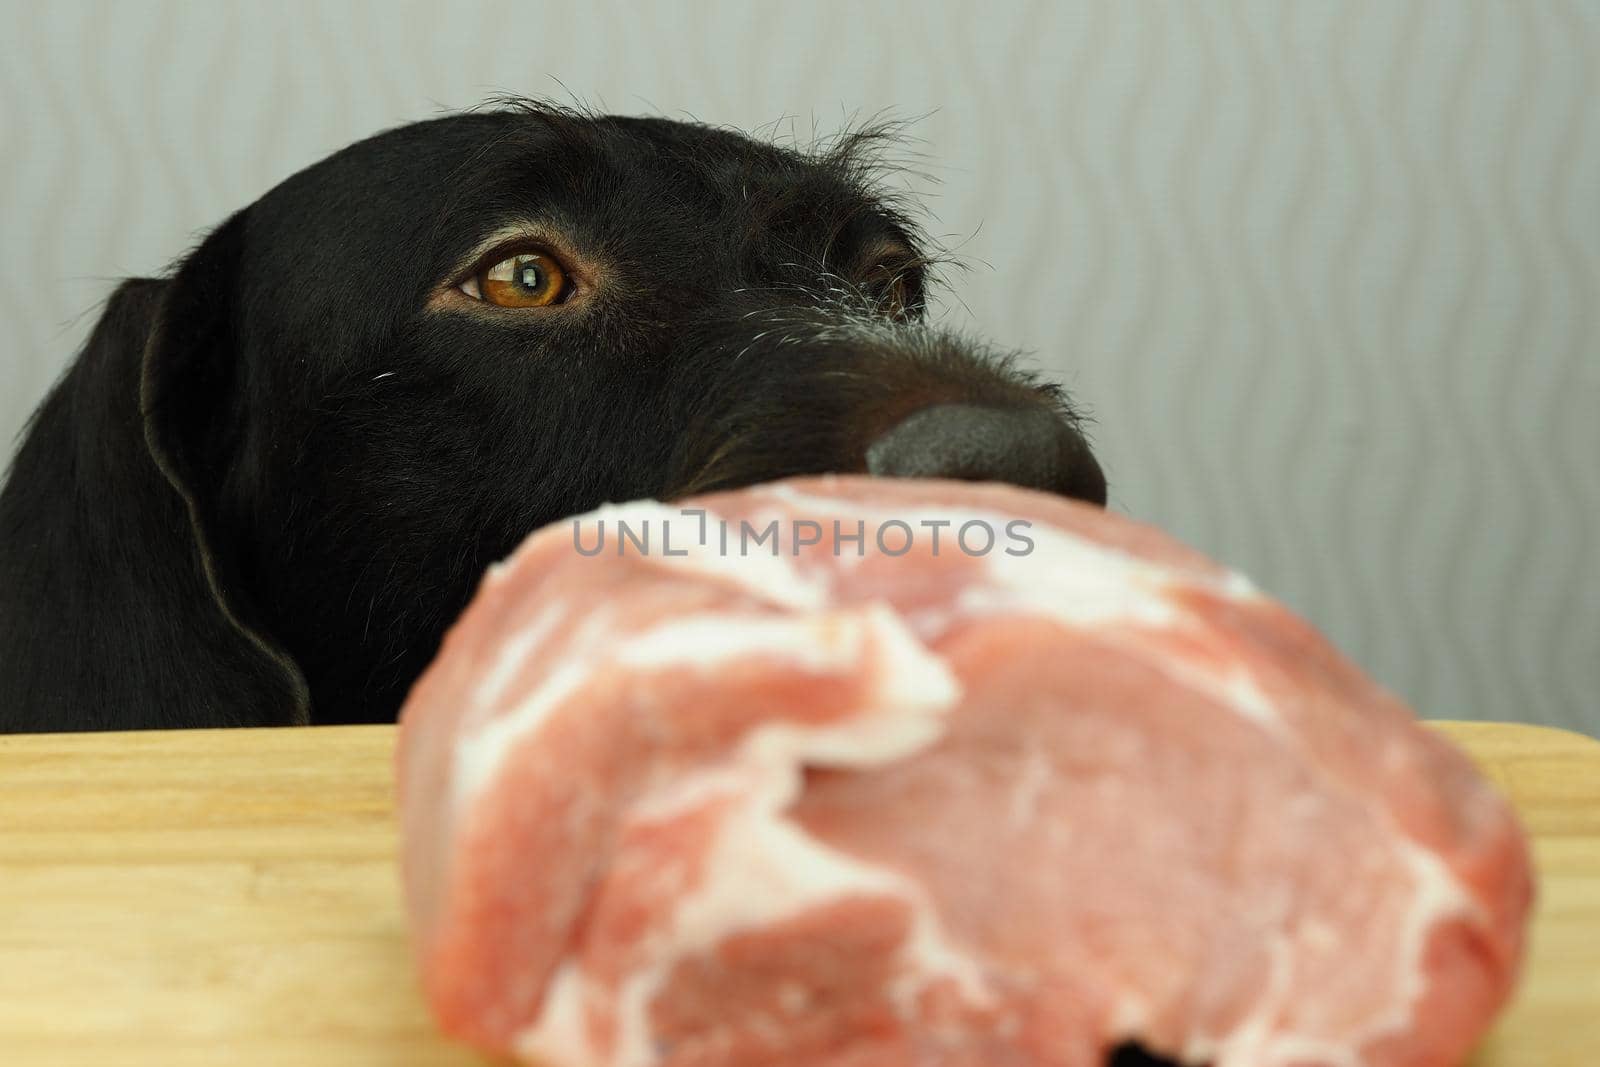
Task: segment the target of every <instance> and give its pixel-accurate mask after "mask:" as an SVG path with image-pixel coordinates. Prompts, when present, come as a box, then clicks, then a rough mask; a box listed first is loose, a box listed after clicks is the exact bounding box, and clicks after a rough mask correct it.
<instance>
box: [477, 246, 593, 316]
mask: <svg viewBox="0 0 1600 1067" xmlns="http://www.w3.org/2000/svg"><path fill="white" fill-rule="evenodd" d="M462 289H463V290H464V291H465V292H466V294H467V295H468V296H475V297H477V298H478V299H479V300H482V301H484V302H486V303H489V304H496V305H498V306H500V307H504V308H537V307H547V306H549V305H550V304H559V303H561V301H563V300H565V299H566V298H567V296H568V294H569V286H568V284H567V272H566V271H564V270H562V269H561V264H560V263H558V262H556V259H555V257H554V256H550V255H547V254H546V253H544V252H520V253H518V254H517V255H514V256H507V257H506V258H505V259H502V260H500V261H499V262H498V263H494V264H492V265H490V266H488V267H485V268H484V269H483V270H480V271H479V272H478V273H477V274H475V275H473V276H472V278H471V279H469V281H468V282H467V284H466V285H464V286H462ZM474 290H476V292H474Z"/></svg>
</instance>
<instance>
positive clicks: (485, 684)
mask: <svg viewBox="0 0 1600 1067" xmlns="http://www.w3.org/2000/svg"><path fill="white" fill-rule="evenodd" d="M565 614H566V613H565V612H564V611H563V610H562V607H561V605H559V604H552V605H551V606H550V607H548V608H546V609H545V610H544V611H542V612H540V613H539V615H538V617H536V618H535V619H534V620H533V621H532V622H531V623H529V624H528V625H526V626H524V627H522V628H521V629H520V630H516V631H514V632H513V633H511V634H510V635H509V636H507V637H506V638H505V639H504V640H503V641H502V642H501V644H500V648H499V650H498V651H497V652H496V653H495V660H494V665H493V666H491V667H490V668H489V669H488V670H487V671H484V673H483V676H482V677H481V678H480V679H479V680H478V685H477V688H476V689H475V690H474V692H473V700H474V702H475V703H476V705H477V706H478V707H479V708H483V709H485V710H492V709H493V708H494V706H495V705H496V704H498V703H499V702H500V699H501V698H502V697H504V696H505V695H506V688H507V687H508V686H509V685H510V684H511V681H512V679H514V678H515V677H516V676H517V671H519V670H520V669H521V668H522V666H523V664H525V663H527V661H528V657H529V656H531V655H532V654H533V651H534V649H536V648H538V647H539V645H540V644H541V643H542V642H543V641H544V639H545V638H547V637H549V636H550V634H551V633H552V632H553V631H554V630H555V628H556V624H557V623H559V622H560V621H561V619H562V617H563V616H564V615H565Z"/></svg>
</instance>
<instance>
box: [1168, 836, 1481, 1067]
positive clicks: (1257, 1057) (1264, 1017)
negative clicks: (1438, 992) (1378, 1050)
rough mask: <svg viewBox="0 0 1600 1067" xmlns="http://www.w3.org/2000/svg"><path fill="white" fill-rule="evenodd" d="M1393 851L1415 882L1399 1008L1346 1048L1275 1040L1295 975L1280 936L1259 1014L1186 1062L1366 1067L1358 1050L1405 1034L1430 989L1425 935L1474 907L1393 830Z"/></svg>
mask: <svg viewBox="0 0 1600 1067" xmlns="http://www.w3.org/2000/svg"><path fill="white" fill-rule="evenodd" d="M1395 848H1396V851H1397V853H1398V855H1399V857H1400V859H1401V860H1402V861H1403V863H1404V865H1405V866H1406V867H1407V868H1408V869H1409V870H1410V872H1411V874H1412V877H1413V879H1414V883H1413V890H1412V892H1413V896H1412V901H1411V907H1410V909H1409V910H1408V911H1407V913H1406V918H1405V926H1404V929H1403V931H1402V933H1401V938H1400V949H1399V951H1398V952H1397V953H1396V954H1395V965H1396V968H1397V969H1398V972H1399V973H1398V978H1399V992H1398V994H1397V996H1396V997H1395V999H1394V1002H1393V1003H1394V1006H1393V1007H1392V1008H1391V1009H1390V1010H1388V1011H1386V1012H1383V1013H1381V1014H1380V1015H1378V1016H1377V1017H1376V1018H1374V1019H1373V1020H1371V1021H1370V1022H1369V1023H1367V1024H1366V1025H1365V1026H1363V1027H1362V1028H1361V1029H1359V1030H1357V1031H1355V1032H1353V1033H1352V1034H1350V1035H1349V1036H1348V1037H1347V1038H1345V1039H1344V1040H1342V1041H1333V1040H1330V1039H1328V1038H1326V1037H1309V1036H1307V1035H1304V1034H1300V1033H1296V1032H1292V1031H1291V1032H1286V1033H1273V1032H1272V1026H1271V1020H1272V1019H1273V1017H1275V1016H1276V1015H1278V1014H1279V1013H1280V1012H1281V1011H1282V1009H1283V1007H1284V1005H1285V1003H1286V993H1287V992H1288V991H1289V986H1290V980H1291V979H1292V977H1293V974H1292V962H1291V961H1292V958H1291V955H1290V952H1289V949H1290V942H1289V940H1288V938H1287V937H1286V936H1280V937H1278V938H1276V939H1274V942H1273V946H1272V949H1273V961H1272V978H1271V981H1270V982H1269V983H1268V989H1267V991H1266V992H1265V993H1264V994H1263V995H1262V997H1261V1001H1260V1003H1259V1006H1258V1007H1257V1009H1256V1010H1255V1011H1254V1012H1252V1013H1251V1014H1250V1016H1249V1017H1247V1018H1245V1019H1243V1020H1241V1021H1240V1023H1239V1024H1238V1025H1237V1026H1236V1027H1235V1028H1234V1029H1233V1031H1231V1032H1230V1033H1229V1034H1228V1035H1227V1036H1226V1037H1225V1038H1223V1039H1222V1040H1220V1041H1213V1040H1211V1039H1209V1038H1206V1037H1204V1036H1197V1037H1195V1038H1193V1039H1191V1040H1190V1042H1189V1044H1188V1045H1187V1046H1186V1047H1185V1049H1184V1058H1185V1059H1187V1060H1191V1061H1193V1062H1206V1061H1210V1062H1214V1063H1216V1064H1217V1067H1292V1065H1294V1064H1300V1063H1312V1062H1314V1063H1325V1064H1327V1065H1328V1067H1365V1063H1366V1059H1365V1057H1364V1056H1363V1055H1362V1053H1361V1049H1362V1048H1363V1047H1364V1046H1365V1045H1367V1044H1368V1043H1369V1042H1371V1041H1373V1040H1374V1039H1376V1038H1380V1037H1383V1036H1384V1035H1386V1034H1390V1033H1395V1032H1399V1031H1401V1030H1403V1029H1404V1028H1405V1027H1407V1026H1409V1025H1410V1024H1411V1022H1412V1013H1413V1010H1414V1008H1415V1005H1416V1003H1417V1001H1418V1000H1419V999H1420V998H1421V996H1422V994H1423V992H1424V990H1425V988H1426V978H1425V969H1424V966H1423V963H1424V958H1425V955H1426V953H1427V944H1428V934H1429V932H1430V931H1431V930H1432V929H1433V927H1434V925H1435V924H1436V923H1438V922H1440V921H1441V920H1444V919H1448V918H1451V917H1453V916H1457V915H1463V914H1470V913H1472V912H1473V911H1474V910H1475V905H1474V904H1473V902H1472V899H1471V897H1470V896H1469V895H1468V893H1467V891H1466V890H1465V889H1464V888H1463V887H1462V885H1461V883H1460V882H1459V881H1458V880H1457V879H1456V877H1455V875H1454V874H1452V873H1451V872H1450V869H1449V868H1448V867H1447V866H1445V864H1444V861H1443V860H1441V859H1440V858H1439V857H1438V856H1436V855H1434V854H1433V853H1432V852H1429V851H1428V850H1427V849H1425V848H1423V847H1422V846H1421V845H1418V844H1417V843H1416V842H1414V841H1412V840H1411V839H1409V838H1407V837H1404V836H1403V835H1400V834H1399V832H1398V828H1396V837H1395ZM1303 934H1304V935H1305V937H1306V939H1307V940H1308V941H1325V940H1326V939H1327V938H1328V937H1329V936H1330V934H1331V931H1330V929H1329V928H1328V926H1327V924H1325V923H1320V922H1319V923H1315V924H1307V928H1306V929H1305V930H1304V931H1303Z"/></svg>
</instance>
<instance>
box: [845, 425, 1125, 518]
mask: <svg viewBox="0 0 1600 1067" xmlns="http://www.w3.org/2000/svg"><path fill="white" fill-rule="evenodd" d="M867 473H869V474H874V475H878V476H882V477H892V478H957V479H961V480H963V481H969V482H1008V483H1010V484H1012V485H1020V486H1022V487H1024V488H1027V489H1042V490H1044V491H1046V492H1050V493H1059V494H1061V495H1062V496H1070V497H1073V498H1075V499H1078V500H1087V501H1089V502H1090V503H1092V504H1100V505H1102V506H1104V504H1105V502H1106V479H1105V474H1104V473H1102V472H1101V470H1100V464H1099V463H1097V462H1095V458H1094V454H1093V453H1092V452H1090V451H1089V445H1088V443H1087V442H1085V441H1084V439H1083V437H1082V435H1080V434H1079V433H1078V432H1077V431H1076V430H1075V429H1073V428H1072V427H1071V426H1070V425H1068V424H1067V423H1065V422H1063V421H1062V420H1061V419H1060V418H1059V417H1057V416H1056V415H1055V414H1054V413H1052V412H1049V411H1044V410H1031V411H1017V410H1006V409H1001V408H988V407H977V406H975V405H972V404H937V405H935V406H933V407H928V408H923V409H921V410H920V411H916V412H913V413H912V414H911V415H909V416H907V417H906V418H905V419H904V420H902V421H901V422H899V423H898V424H896V425H895V426H893V427H891V428H890V429H889V430H888V431H887V432H886V433H884V434H883V435H882V436H880V437H879V438H878V439H877V440H876V441H873V442H872V444H871V445H869V446H868V447H867Z"/></svg>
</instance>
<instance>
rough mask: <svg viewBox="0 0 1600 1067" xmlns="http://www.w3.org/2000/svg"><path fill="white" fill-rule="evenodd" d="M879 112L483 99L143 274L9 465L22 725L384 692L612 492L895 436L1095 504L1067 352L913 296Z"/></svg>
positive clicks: (1, 573)
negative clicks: (495, 103)
mask: <svg viewBox="0 0 1600 1067" xmlns="http://www.w3.org/2000/svg"><path fill="white" fill-rule="evenodd" d="M881 144H882V131H872V130H868V131H858V132H856V133H854V134H852V135H848V136H845V137H842V138H840V139H839V141H838V143H837V144H836V145H835V146H834V147H832V148H831V149H829V150H825V151H819V152H813V153H800V152H796V151H791V150H786V149H782V148H778V147H775V146H772V145H767V144H762V143H758V142H756V141H754V140H751V139H749V138H747V137H744V136H741V135H739V134H736V133H731V132H728V131H725V130H720V129H715V128H711V127H707V126H700V125H690V124H685V123H679V122H670V121H665V120H661V119H636V118H613V117H602V116H595V115H588V114H583V113H579V112H575V111H570V110H563V109H558V108H552V107H546V106H540V105H515V106H507V107H505V108H504V109H502V110H497V111H490V112H477V113H471V114H464V115H457V116H453V117H449V118H443V119H439V120H435V121H431V122H423V123H418V124H415V125H410V126H405V127H401V128H399V129H396V130H392V131H390V132H388V133H384V134H380V135H379V136H377V137H374V138H372V139H370V140H367V141H363V142H361V143H359V144H356V145H354V146H352V147H350V148H348V149H346V150H344V151H342V152H339V153H338V154H336V155H334V156H332V157H331V158H329V159H327V160H325V161H323V162H321V163H319V164H317V165H315V166H313V167H311V168H309V169H308V170H305V171H302V172H301V173H299V174H297V175H295V176H294V177H292V178H290V179H289V180H287V181H286V182H284V183H283V184H282V185H280V186H278V187H277V188H276V189H274V190H272V191H271V192H269V193H268V194H267V195H266V196H264V197H262V198H261V199H260V200H259V201H257V202H256V203H255V204H254V205H252V206H251V207H249V208H247V209H246V210H244V211H241V212H240V213H238V214H237V215H235V216H233V217H232V218H231V219H229V220H228V221H227V222H225V223H223V224H222V226H220V227H219V228H218V229H217V230H215V231H214V232H213V233H212V234H211V235H210V236H209V237H207V238H206V240H205V241H204V242H203V243H202V244H201V245H200V246H199V248H198V249H196V250H195V251H194V253H193V254H191V255H190V256H189V257H188V258H187V259H185V260H184V261H183V262H182V263H181V264H180V265H179V266H178V267H177V269H176V271H175V272H174V273H173V275H172V276H171V277H170V278H165V279H159V280H157V279H139V280H133V281H128V282H126V283H124V284H123V285H122V286H121V287H120V288H119V289H118V290H117V291H116V293H115V294H114V295H113V296H112V297H111V300H110V303H109V305H108V306H107V308H106V310H105V313H104V315H103V316H102V318H101V320H100V322H99V324H98V326H97V327H96V329H95V331H94V334H93V336H92V337H91V338H90V340H89V343H88V345H87V347H86V348H85V349H84V351H83V352H82V353H81V354H80V355H79V357H78V359H77V361H76V363H75V364H74V365H73V366H72V368H71V369H70V371H69V372H68V373H67V374H66V376H65V377H64V378H63V379H62V381H61V382H60V384H59V385H57V387H56V388H55V390H54V391H53V392H52V393H51V394H50V396H49V397H48V398H47V399H46V400H45V402H44V404H43V405H42V406H41V408H40V409H39V411H38V412H37V414H36V415H35V416H34V419H33V421H32V423H31V425H30V428H29V430H28V433H27V435H26V438H25V439H24V441H23V443H22V445H21V448H20V451H19V452H18V453H17V455H16V458H15V461H14V463H13V465H12V469H11V471H10V475H9V479H8V482H7V484H6V486H5V489H4V492H3V494H0V729H3V730H9V731H18V730H63V729H65V730H85V729H111V728H141V727H176V726H224V725H272V724H287V723H307V722H351V721H361V722H366V721H381V720H389V719H393V718H394V716H395V714H396V711H397V710H398V707H399V705H400V703H401V701H402V700H403V699H404V697H405V694H406V691H407V689H408V688H409V686H410V685H411V683H412V681H413V680H414V679H415V678H416V676H417V675H418V674H419V673H420V672H421V670H422V669H423V667H424V666H425V665H426V664H427V662H428V660H429V658H430V657H431V656H432V655H433V653H434V652H435V650H436V649H437V647H438V643H439V640H440V638H441V636H442V635H443V632H444V630H445V628H446V627H447V626H448V625H449V624H450V622H451V620H452V619H453V618H454V617H455V616H456V614H457V613H458V612H459V611H460V610H461V609H462V608H463V607H464V606H465V604H466V602H467V600H468V599H469V598H470V596H471V594H472V592H473V590H474V588H475V587H476V583H477V581H478V578H479V575H480V574H481V573H482V571H483V570H484V568H485V567H486V566H487V565H488V564H489V563H490V562H492V561H494V560H496V559H498V558H501V557H503V556H504V555H506V554H507V553H508V552H509V551H510V550H511V549H512V548H513V547H515V545H516V544H517V543H518V542H519V541H520V540H521V539H522V538H523V537H524V536H525V535H526V534H527V533H528V532H529V531H531V530H533V529H534V528H536V527H538V526H540V525H543V524H545V523H548V522H551V521H554V520H556V519H559V518H561V517H563V516H567V515H572V514H576V513H579V512H583V511H587V510H589V509H591V508H594V507H596V506H598V505H599V504H601V503H603V502H605V501H615V500H625V499H630V498H636V497H644V496H655V497H665V498H671V497H675V496H680V495H683V494H686V493H689V492H695V491H702V490H710V489H718V488H729V487H734V486H739V485H745V484H749V483H753V482H758V481H763V480H769V479H773V478H779V477H783V476H785V475H792V474H802V473H816V472H824V471H869V472H871V473H875V474H885V475H929V476H931V475H942V476H947V477H960V478H969V479H995V480H1007V481H1012V482H1016V483H1018V484H1023V485H1029V486H1034V487H1039V488H1045V489H1049V490H1053V491H1057V492H1061V493H1065V494H1069V495H1072V496H1077V497H1082V498H1085V499H1089V500H1095V501H1101V502H1103V500H1104V497H1105V482H1104V480H1103V478H1102V477H1101V473H1100V470H1099V468H1098V466H1097V465H1096V463H1095V461H1094V459H1093V458H1092V456H1091V454H1090V452H1089V449H1088V447H1087V446H1086V444H1085V442H1084V439H1083V437H1082V435H1081V433H1080V432H1079V427H1078V420H1077V418H1076V416H1075V415H1074V413H1073V412H1072V410H1071V409H1070V408H1069V407H1068V405H1067V404H1066V402H1065V400H1064V398H1063V397H1062V396H1061V395H1060V393H1059V392H1058V391H1057V390H1056V389H1055V388H1054V387H1052V386H1048V385H1043V384H1040V383H1039V382H1037V381H1035V380H1034V379H1033V378H1032V377H1030V376H1028V375H1026V374H1023V373H1020V372H1018V371H1017V370H1016V369H1014V368H1013V367H1012V366H1011V361H1010V360H1009V359H1007V358H1005V357H1001V356H997V355H995V354H993V353H990V352H988V351H986V350H983V349H981V348H979V347H977V346H975V345H973V344H972V343H970V342H967V341H964V340H962V339H959V338H957V337H953V336H950V335H948V334H945V333H941V332H938V331H935V330H933V329H931V328H929V327H925V326H923V325H921V319H922V316H923V303H924V287H925V285H926V284H927V281H926V271H927V268H928V263H929V257H928V256H927V254H926V253H925V251H924V239H923V238H922V237H921V236H920V235H919V232H918V230H917V228H916V227H914V226H913V225H912V223H911V222H910V221H909V220H908V219H907V218H906V216H905V215H904V214H903V213H902V212H901V211H898V210H896V208H895V205H894V203H893V202H892V201H891V200H890V199H887V198H885V197H884V196H882V195H881V194H880V193H879V192H878V191H877V190H876V188H875V182H874V180H873V179H874V175H875V168H874V163H873V160H874V156H875V154H876V149H877V147H878V146H880V145H881Z"/></svg>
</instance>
